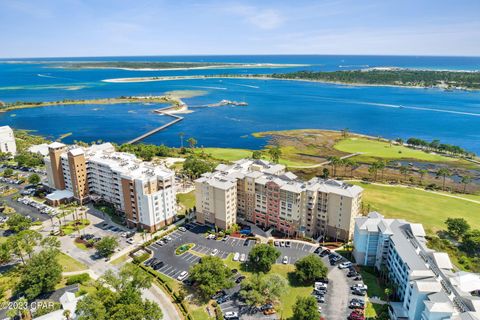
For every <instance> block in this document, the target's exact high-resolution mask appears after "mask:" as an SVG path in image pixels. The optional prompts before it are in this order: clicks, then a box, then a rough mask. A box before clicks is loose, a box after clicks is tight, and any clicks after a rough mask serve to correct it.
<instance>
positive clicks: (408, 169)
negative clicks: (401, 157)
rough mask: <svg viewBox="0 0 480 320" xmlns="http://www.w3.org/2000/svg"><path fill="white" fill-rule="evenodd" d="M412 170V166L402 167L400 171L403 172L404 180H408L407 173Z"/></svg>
mask: <svg viewBox="0 0 480 320" xmlns="http://www.w3.org/2000/svg"><path fill="white" fill-rule="evenodd" d="M409 172H410V168H409V167H407V166H401V167H400V173H401V174H403V180H407V175H408V173H409Z"/></svg>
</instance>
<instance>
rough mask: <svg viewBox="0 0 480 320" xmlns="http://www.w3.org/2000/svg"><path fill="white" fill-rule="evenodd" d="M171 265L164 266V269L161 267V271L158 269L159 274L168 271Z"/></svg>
mask: <svg viewBox="0 0 480 320" xmlns="http://www.w3.org/2000/svg"><path fill="white" fill-rule="evenodd" d="M168 267H169V265H168V264H166V265H164V266H163V267H161V268H160V269H158V271H159V272H161V273H163V272H164V271H165V269H168Z"/></svg>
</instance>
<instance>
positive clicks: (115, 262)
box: [110, 253, 130, 266]
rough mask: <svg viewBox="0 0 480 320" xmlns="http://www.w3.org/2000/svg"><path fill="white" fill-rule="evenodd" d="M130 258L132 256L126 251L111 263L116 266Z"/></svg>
mask: <svg viewBox="0 0 480 320" xmlns="http://www.w3.org/2000/svg"><path fill="white" fill-rule="evenodd" d="M129 258H130V256H129V255H128V253H125V254H124V255H123V256H120V257H118V258H117V259H115V260H113V261H112V262H110V263H111V264H113V265H114V266H118V265H121V264H123V263H124V262H126V261H127V260H128V259H129Z"/></svg>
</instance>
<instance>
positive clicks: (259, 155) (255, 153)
mask: <svg viewBox="0 0 480 320" xmlns="http://www.w3.org/2000/svg"><path fill="white" fill-rule="evenodd" d="M252 159H262V151H260V150H254V151H253V152H252Z"/></svg>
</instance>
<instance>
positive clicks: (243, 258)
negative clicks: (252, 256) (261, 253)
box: [240, 253, 247, 262]
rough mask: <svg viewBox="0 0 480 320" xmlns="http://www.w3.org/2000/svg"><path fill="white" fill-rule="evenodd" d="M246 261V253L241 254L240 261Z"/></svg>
mask: <svg viewBox="0 0 480 320" xmlns="http://www.w3.org/2000/svg"><path fill="white" fill-rule="evenodd" d="M245 261H247V256H246V255H245V253H242V254H241V255H240V262H245Z"/></svg>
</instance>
